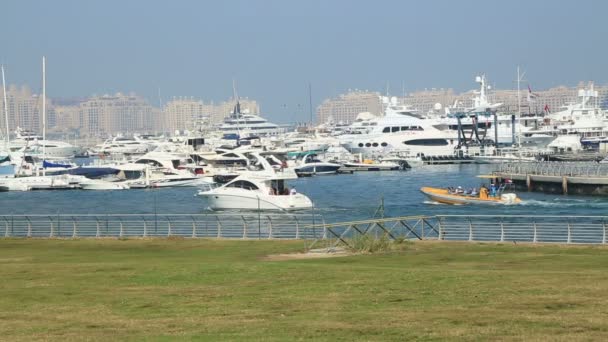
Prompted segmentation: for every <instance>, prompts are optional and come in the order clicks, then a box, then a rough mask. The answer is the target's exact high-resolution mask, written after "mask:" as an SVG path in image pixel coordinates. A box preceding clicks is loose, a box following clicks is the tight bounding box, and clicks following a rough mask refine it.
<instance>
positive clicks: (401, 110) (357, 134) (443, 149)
mask: <svg viewBox="0 0 608 342" xmlns="http://www.w3.org/2000/svg"><path fill="white" fill-rule="evenodd" d="M383 101H384V104H385V106H386V109H385V114H384V116H382V117H373V118H370V119H368V120H362V121H360V122H356V123H354V124H353V125H352V127H351V134H344V135H340V136H338V138H339V141H340V145H341V146H343V147H344V148H346V149H347V150H348V151H350V152H351V153H363V154H366V155H367V154H374V153H387V152H391V151H399V152H408V153H409V154H410V155H414V156H415V155H426V156H439V155H441V156H445V155H452V154H454V148H455V147H456V146H457V141H456V139H457V136H456V134H455V133H454V132H444V131H440V130H439V129H437V128H435V127H434V126H433V124H434V123H435V122H434V121H432V120H429V119H427V118H426V117H424V116H422V115H420V114H419V113H418V112H416V111H413V110H412V109H411V108H409V107H407V106H405V105H399V104H398V103H397V101H396V98H392V99H390V100H389V99H388V98H383Z"/></svg>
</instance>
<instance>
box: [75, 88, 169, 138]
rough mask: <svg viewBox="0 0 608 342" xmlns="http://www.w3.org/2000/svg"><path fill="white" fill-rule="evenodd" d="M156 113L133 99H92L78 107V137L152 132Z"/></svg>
mask: <svg viewBox="0 0 608 342" xmlns="http://www.w3.org/2000/svg"><path fill="white" fill-rule="evenodd" d="M158 116H159V110H158V109H157V108H154V107H152V106H151V105H150V104H148V103H147V101H146V100H145V99H143V98H142V97H140V96H136V95H124V94H121V93H117V94H116V95H104V96H95V97H91V98H89V99H87V100H86V101H84V102H82V103H80V106H79V120H80V133H81V134H88V135H97V136H99V135H107V134H116V133H119V132H120V133H125V134H129V133H133V132H150V131H155V130H156V128H157V126H158V122H159V118H158Z"/></svg>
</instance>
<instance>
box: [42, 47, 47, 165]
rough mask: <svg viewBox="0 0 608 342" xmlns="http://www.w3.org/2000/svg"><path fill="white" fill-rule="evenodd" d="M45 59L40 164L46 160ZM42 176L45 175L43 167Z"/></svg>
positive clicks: (43, 60) (44, 60) (43, 59)
mask: <svg viewBox="0 0 608 342" xmlns="http://www.w3.org/2000/svg"><path fill="white" fill-rule="evenodd" d="M45 141H46V58H45V57H44V56H42V162H43V163H44V160H45V159H46V143H45ZM42 174H43V175H45V174H46V172H45V169H44V166H43V167H42Z"/></svg>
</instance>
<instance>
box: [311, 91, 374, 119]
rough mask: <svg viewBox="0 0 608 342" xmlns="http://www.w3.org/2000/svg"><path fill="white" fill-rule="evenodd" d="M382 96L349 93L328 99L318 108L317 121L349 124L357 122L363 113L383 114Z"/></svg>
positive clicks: (368, 93) (359, 92)
mask: <svg viewBox="0 0 608 342" xmlns="http://www.w3.org/2000/svg"><path fill="white" fill-rule="evenodd" d="M382 108H383V107H382V102H381V100H380V94H379V93H376V92H368V91H358V90H355V91H349V92H348V93H347V94H343V95H340V96H338V97H337V98H333V99H327V100H325V101H323V103H322V104H321V105H320V106H318V107H317V121H318V122H320V123H323V122H327V121H329V120H332V121H333V122H336V123H344V124H349V123H352V122H353V121H355V119H356V118H357V115H359V113H362V112H370V113H372V114H374V115H381V114H382V113H383V109H382Z"/></svg>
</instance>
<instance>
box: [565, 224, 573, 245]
mask: <svg viewBox="0 0 608 342" xmlns="http://www.w3.org/2000/svg"><path fill="white" fill-rule="evenodd" d="M570 242H572V229H571V228H570V219H568V241H567V242H566V243H570Z"/></svg>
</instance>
